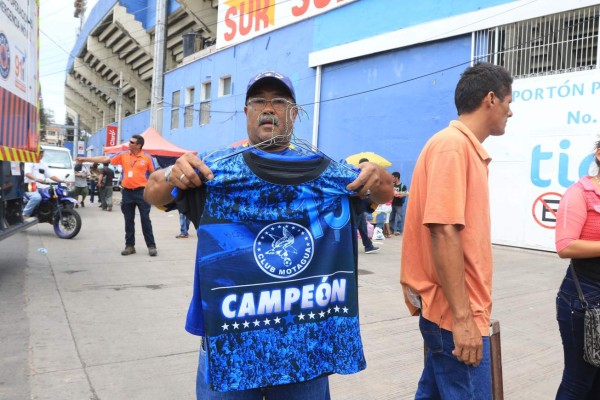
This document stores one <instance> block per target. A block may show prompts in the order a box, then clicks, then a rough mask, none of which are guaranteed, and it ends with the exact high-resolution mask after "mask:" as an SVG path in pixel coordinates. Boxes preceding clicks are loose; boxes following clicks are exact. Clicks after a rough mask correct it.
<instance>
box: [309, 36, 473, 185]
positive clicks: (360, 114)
mask: <svg viewBox="0 0 600 400" xmlns="http://www.w3.org/2000/svg"><path fill="white" fill-rule="evenodd" d="M470 51H471V39H470V36H463V37H458V38H454V39H451V40H445V41H440V42H435V43H431V44H427V45H423V46H416V47H410V48H407V49H403V50H397V51H392V52H387V53H384V54H379V55H375V56H371V57H365V58H362V59H358V60H351V61H349V62H346V63H339V64H336V65H332V66H329V67H327V68H324V69H323V81H322V90H321V101H322V103H321V123H320V125H319V143H318V147H319V148H320V149H322V150H323V151H325V152H326V153H328V154H329V155H331V156H332V157H333V158H334V159H341V158H345V157H347V156H348V155H351V154H355V153H358V152H362V151H373V152H375V153H377V154H380V155H382V156H383V157H385V158H386V159H388V160H389V161H390V162H391V163H392V167H390V169H389V170H390V172H392V171H399V172H400V173H401V174H402V177H403V181H404V182H405V183H406V182H408V181H409V180H410V177H411V176H412V171H413V168H414V165H415V162H416V159H417V157H418V155H419V153H420V150H421V148H422V147H423V145H424V144H425V142H426V141H427V140H428V139H429V137H430V136H431V135H433V134H434V133H435V132H437V131H438V130H440V129H442V128H444V127H445V126H447V124H448V122H449V121H450V120H452V119H456V118H457V114H456V108H455V106H454V88H455V86H456V83H457V82H458V79H459V75H460V73H461V72H462V71H463V70H464V69H465V68H466V67H467V66H468V65H469V57H470ZM346 96H349V97H346Z"/></svg>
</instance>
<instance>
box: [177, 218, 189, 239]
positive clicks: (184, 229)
mask: <svg viewBox="0 0 600 400" xmlns="http://www.w3.org/2000/svg"><path fill="white" fill-rule="evenodd" d="M189 229H190V220H189V219H188V217H186V216H185V214H182V213H179V232H180V233H181V234H182V235H187V234H188V230H189Z"/></svg>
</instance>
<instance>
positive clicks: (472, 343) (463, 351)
mask: <svg viewBox="0 0 600 400" xmlns="http://www.w3.org/2000/svg"><path fill="white" fill-rule="evenodd" d="M452 337H453V339H454V350H452V354H453V355H455V356H456V357H457V358H458V360H459V361H461V362H463V363H465V364H466V365H472V366H474V367H476V366H478V365H479V363H480V362H481V359H482V358H483V340H482V338H481V332H480V331H479V327H478V326H477V324H476V323H475V321H474V320H473V318H472V317H471V316H469V317H468V318H466V319H465V320H462V321H458V320H456V318H455V319H454V321H453V322H452Z"/></svg>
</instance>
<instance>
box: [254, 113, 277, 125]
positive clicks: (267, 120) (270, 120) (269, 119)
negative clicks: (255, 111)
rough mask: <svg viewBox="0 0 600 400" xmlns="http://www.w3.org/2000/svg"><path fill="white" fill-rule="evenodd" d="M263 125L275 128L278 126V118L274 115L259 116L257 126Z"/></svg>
mask: <svg viewBox="0 0 600 400" xmlns="http://www.w3.org/2000/svg"><path fill="white" fill-rule="evenodd" d="M263 124H273V125H275V126H279V124H280V122H279V118H277V116H276V115H273V114H261V115H259V116H258V125H259V126H260V125H263Z"/></svg>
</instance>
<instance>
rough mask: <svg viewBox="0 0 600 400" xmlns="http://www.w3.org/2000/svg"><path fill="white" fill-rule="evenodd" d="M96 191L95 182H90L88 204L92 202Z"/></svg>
mask: <svg viewBox="0 0 600 400" xmlns="http://www.w3.org/2000/svg"><path fill="white" fill-rule="evenodd" d="M95 191H96V181H95V180H94V179H92V180H90V203H93V202H94V196H95V193H94V192H95Z"/></svg>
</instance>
